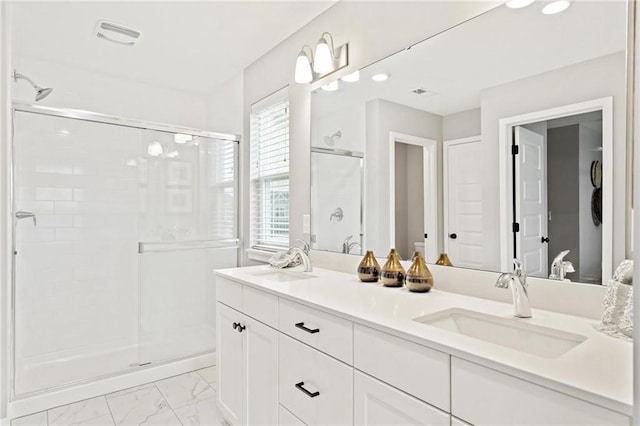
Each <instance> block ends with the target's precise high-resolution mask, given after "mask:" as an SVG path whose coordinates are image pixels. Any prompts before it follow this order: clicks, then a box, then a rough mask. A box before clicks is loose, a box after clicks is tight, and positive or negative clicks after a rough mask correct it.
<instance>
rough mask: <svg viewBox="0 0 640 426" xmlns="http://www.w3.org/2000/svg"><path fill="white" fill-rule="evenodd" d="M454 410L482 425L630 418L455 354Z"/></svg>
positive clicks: (602, 421)
mask: <svg viewBox="0 0 640 426" xmlns="http://www.w3.org/2000/svg"><path fill="white" fill-rule="evenodd" d="M451 413H452V414H453V415H454V416H456V417H459V418H460V419H463V420H465V421H467V422H469V423H471V424H474V425H476V426H480V425H497V424H513V425H516V424H517V425H523V426H524V425H532V426H533V425H545V424H546V425H551V424H565V425H569V424H571V425H585V426H586V425H594V426H596V425H608V426H614V425H620V426H622V425H624V426H629V424H630V418H629V417H627V416H624V415H622V414H619V413H616V412H614V411H611V410H608V409H606V408H602V407H599V406H597V405H594V404H590V403H588V402H585V401H582V400H580V399H577V398H573V397H570V396H568V395H565V394H563V393H560V392H556V391H553V390H551V389H547V388H545V387H542V386H538V385H536V384H533V383H530V382H527V381H525V380H521V379H518V378H515V377H513V376H510V375H508V374H504V373H500V372H498V371H495V370H492V369H489V368H486V367H483V366H480V365H478V364H474V363H472V362H469V361H466V360H462V359H458V358H455V357H453V358H452V361H451Z"/></svg>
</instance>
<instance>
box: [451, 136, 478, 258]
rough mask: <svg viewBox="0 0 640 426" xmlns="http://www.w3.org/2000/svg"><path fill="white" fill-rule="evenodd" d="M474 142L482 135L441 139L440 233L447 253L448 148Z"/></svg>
mask: <svg viewBox="0 0 640 426" xmlns="http://www.w3.org/2000/svg"><path fill="white" fill-rule="evenodd" d="M476 142H482V135H476V136H469V137H466V138H458V139H449V140H447V141H442V215H443V216H442V219H443V222H444V223H443V228H442V229H443V232H442V235H443V238H444V252H445V253H449V238H447V235H448V233H449V197H448V194H449V177H448V176H449V175H448V172H449V148H450V147H452V146H454V145H462V144H466V143H476Z"/></svg>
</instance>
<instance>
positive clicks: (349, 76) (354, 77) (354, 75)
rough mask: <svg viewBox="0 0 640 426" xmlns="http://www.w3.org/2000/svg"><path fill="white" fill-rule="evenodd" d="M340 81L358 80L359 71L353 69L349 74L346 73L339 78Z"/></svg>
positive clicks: (351, 81)
mask: <svg viewBox="0 0 640 426" xmlns="http://www.w3.org/2000/svg"><path fill="white" fill-rule="evenodd" d="M341 80H342V81H346V82H347V83H355V82H356V81H358V80H360V71H354V72H352V73H351V74H347V75H345V76H343V77H342V78H341Z"/></svg>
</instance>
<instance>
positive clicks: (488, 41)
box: [312, 0, 627, 116]
mask: <svg viewBox="0 0 640 426" xmlns="http://www.w3.org/2000/svg"><path fill="white" fill-rule="evenodd" d="M542 6H543V3H542V2H535V3H534V4H533V5H531V6H529V7H526V8H524V9H509V8H508V7H506V6H504V5H503V6H498V7H496V8H494V9H492V10H490V11H489V12H486V13H485V14H483V15H480V16H479V17H476V18H474V19H472V20H470V21H468V22H466V23H464V24H463V25H460V26H457V27H454V28H453V29H450V30H448V31H445V32H444V33H441V34H440V35H437V36H435V37H433V38H430V39H428V40H426V41H424V42H422V43H419V44H417V45H415V46H413V47H411V49H409V50H403V51H401V52H399V53H397V54H395V55H393V56H390V57H388V58H386V59H384V60H382V61H379V62H376V63H375V64H373V65H371V66H369V67H366V68H364V69H363V70H362V71H361V75H360V81H359V82H357V83H345V82H343V81H340V82H339V83H340V88H339V90H338V91H336V92H324V91H322V90H321V89H318V90H317V91H316V92H315V93H314V96H313V108H312V112H313V114H314V115H316V116H322V115H328V114H331V113H332V112H333V113H335V110H336V109H337V108H340V107H343V108H351V107H354V106H358V105H363V104H364V102H367V101H370V100H373V99H386V100H389V101H392V102H395V103H399V104H402V105H407V106H411V107H413V108H416V109H421V110H424V111H428V112H432V113H434V114H438V115H448V114H452V113H456V112H460V111H465V110H469V109H473V108H478V107H480V95H481V92H482V90H484V89H486V88H490V87H495V86H499V85H503V84H505V83H508V82H511V81H516V80H519V79H523V78H526V77H530V76H533V75H537V74H541V73H544V72H547V71H551V70H554V69H558V68H563V67H567V66H569V65H572V64H577V63H580V62H583V61H587V60H590V59H595V58H598V57H601V56H604V55H608V54H612V53H615V52H621V51H624V50H625V47H626V41H627V37H626V22H627V21H626V8H627V6H626V3H625V2H622V1H607V0H603V1H592V0H575V1H574V2H573V3H572V5H571V7H570V8H569V9H567V10H566V11H565V12H563V13H560V14H558V15H551V16H549V15H543V14H542V13H540V9H541V7H542ZM376 73H388V74H389V75H390V78H389V79H388V80H387V81H384V82H374V81H372V80H371V76H372V75H374V74H376ZM576 78H579V76H576ZM417 88H422V89H424V90H427V91H428V92H431V93H425V94H422V95H416V94H414V93H412V90H414V89H417ZM559 89H560V88H550V90H559Z"/></svg>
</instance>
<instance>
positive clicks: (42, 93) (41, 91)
mask: <svg viewBox="0 0 640 426" xmlns="http://www.w3.org/2000/svg"><path fill="white" fill-rule="evenodd" d="M18 79H23V80H26V81H28V82H29V84H31V86H32V87H33V88H34V89H36V102H39V101H41V100H43V99H44V98H46V97H47V96H49V95H50V94H51V92H53V89H52V88H50V87H45V88H43V87H40V86H38V85H37V84H36V83H34V82H33V80H31V79H30V78H29V77H27V76H26V75H24V74H20V73H19V72H18V71H17V70H13V80H14V81H18Z"/></svg>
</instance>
